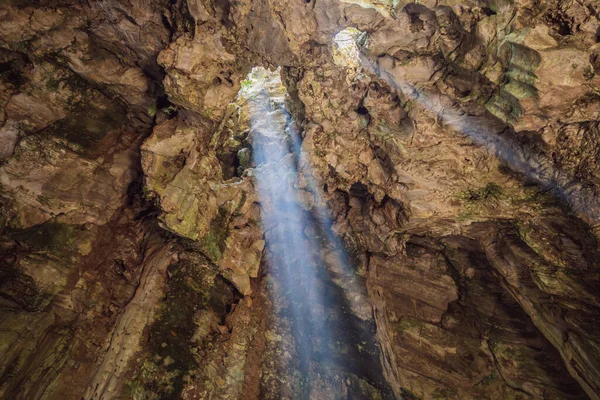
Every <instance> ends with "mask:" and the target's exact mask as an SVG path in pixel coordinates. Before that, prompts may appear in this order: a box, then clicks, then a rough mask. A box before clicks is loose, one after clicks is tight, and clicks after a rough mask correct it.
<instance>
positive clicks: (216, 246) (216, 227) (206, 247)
mask: <svg viewBox="0 0 600 400" xmlns="http://www.w3.org/2000/svg"><path fill="white" fill-rule="evenodd" d="M228 235H229V219H228V213H227V210H225V209H224V208H222V207H219V214H218V215H217V216H216V217H215V218H214V219H213V220H212V221H211V223H210V230H209V231H208V233H207V234H206V235H205V236H204V237H203V238H202V240H201V241H200V243H201V246H202V250H203V252H204V253H205V254H206V255H207V256H208V257H209V258H210V259H211V260H212V261H213V262H217V261H219V260H220V259H221V257H222V256H223V251H224V250H225V240H226V239H227V236H228Z"/></svg>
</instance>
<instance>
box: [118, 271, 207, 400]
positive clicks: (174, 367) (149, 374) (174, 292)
mask: <svg viewBox="0 0 600 400" xmlns="http://www.w3.org/2000/svg"><path fill="white" fill-rule="evenodd" d="M168 274H169V276H170V278H169V280H168V282H167V291H166V299H165V301H164V303H163V304H162V307H161V313H160V316H159V318H158V320H157V321H156V322H155V323H154V325H153V326H152V328H151V329H150V337H149V341H148V352H147V353H148V354H149V356H148V358H147V359H145V360H144V361H143V363H142V365H141V366H140V368H139V370H138V371H137V376H136V378H135V379H134V380H133V381H132V382H131V383H130V385H129V388H128V389H129V392H130V395H131V396H132V397H134V398H140V399H142V398H143V399H173V398H179V394H180V393H181V391H182V390H183V386H184V380H183V378H184V376H185V375H186V374H187V373H188V372H189V371H190V370H192V369H195V368H197V367H198V364H197V361H196V359H195V357H194V354H195V353H196V349H195V348H194V347H193V345H192V343H191V342H190V339H191V338H192V336H193V335H194V332H195V330H196V325H195V324H194V314H195V313H196V312H197V311H198V310H200V309H204V308H206V307H207V305H208V302H209V300H210V295H211V289H212V287H213V285H214V279H215V275H216V272H215V271H214V270H213V269H212V268H211V267H209V266H208V265H207V264H206V263H200V262H196V261H191V260H183V261H180V262H179V263H177V264H174V265H172V266H170V267H169V269H168Z"/></svg>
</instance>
